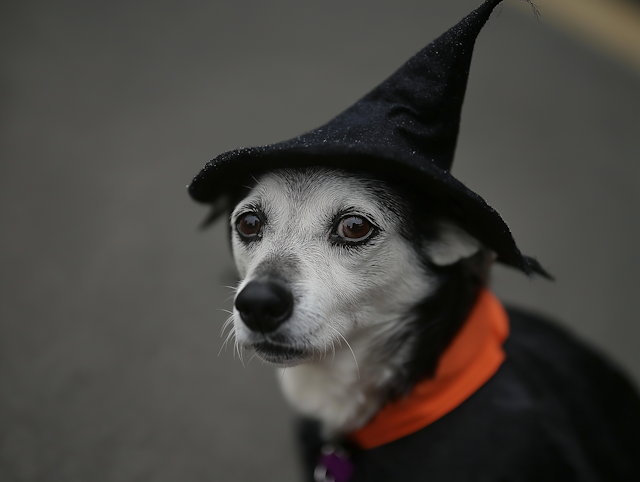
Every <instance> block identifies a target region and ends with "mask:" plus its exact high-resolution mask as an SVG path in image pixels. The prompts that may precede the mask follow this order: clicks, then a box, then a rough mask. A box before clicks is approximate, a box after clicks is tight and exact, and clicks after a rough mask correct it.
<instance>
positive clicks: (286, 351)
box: [253, 341, 306, 365]
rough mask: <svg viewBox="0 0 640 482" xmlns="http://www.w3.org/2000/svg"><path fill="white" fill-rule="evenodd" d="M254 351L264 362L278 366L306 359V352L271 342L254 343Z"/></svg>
mask: <svg viewBox="0 0 640 482" xmlns="http://www.w3.org/2000/svg"><path fill="white" fill-rule="evenodd" d="M253 349H254V350H255V351H256V354H257V355H258V356H259V357H260V358H262V359H263V360H264V361H266V362H269V363H274V364H276V365H291V364H294V363H296V362H300V361H302V360H303V359H305V358H306V357H305V355H306V352H305V351H304V350H301V349H299V348H293V347H290V346H285V345H277V344H275V343H271V342H269V341H261V342H259V343H254V344H253Z"/></svg>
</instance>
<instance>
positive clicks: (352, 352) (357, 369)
mask: <svg viewBox="0 0 640 482" xmlns="http://www.w3.org/2000/svg"><path fill="white" fill-rule="evenodd" d="M327 326H328V327H329V328H331V329H332V330H333V331H335V332H336V333H337V334H338V336H339V337H340V338H342V339H343V340H344V342H345V343H346V344H347V346H348V347H349V350H351V354H352V355H353V361H354V362H355V363H356V372H357V373H358V380H360V367H359V366H358V359H357V358H356V354H355V353H354V351H353V348H351V345H350V344H349V342H348V341H347V339H346V338H345V337H344V336H342V333H340V332H339V331H338V330H336V329H335V328H334V327H332V326H331V325H327Z"/></svg>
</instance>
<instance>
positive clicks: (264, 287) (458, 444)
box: [230, 166, 640, 481]
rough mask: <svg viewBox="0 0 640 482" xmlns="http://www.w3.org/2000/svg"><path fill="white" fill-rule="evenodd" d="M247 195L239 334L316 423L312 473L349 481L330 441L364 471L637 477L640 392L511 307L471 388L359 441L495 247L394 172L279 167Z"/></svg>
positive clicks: (444, 337)
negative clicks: (501, 357) (496, 353)
mask: <svg viewBox="0 0 640 482" xmlns="http://www.w3.org/2000/svg"><path fill="white" fill-rule="evenodd" d="M238 198H239V199H238V200H237V204H235V207H234V208H233V211H232V213H231V216H230V236H231V245H232V251H233V257H234V259H235V262H236V265H237V267H238V271H239V273H240V276H241V278H242V281H241V282H240V284H239V286H238V289H237V293H236V296H235V302H234V310H233V316H232V320H231V322H232V329H231V336H235V343H237V344H238V346H239V347H240V348H241V349H244V350H248V351H251V352H253V353H255V355H256V356H257V357H258V358H260V359H261V360H263V361H265V362H267V363H269V364H272V365H275V366H277V367H279V370H280V371H281V374H280V377H279V379H280V380H281V386H282V390H283V393H284V395H285V397H286V398H287V399H288V401H289V402H290V403H291V404H292V406H293V407H294V408H295V409H296V410H297V411H298V412H299V413H300V414H302V415H303V416H304V417H306V419H307V421H306V422H304V423H303V424H302V425H301V437H302V440H303V443H304V444H305V447H304V449H303V456H304V457H305V459H306V464H307V466H306V473H307V476H308V478H309V480H332V477H333V480H340V479H339V478H336V477H335V475H334V476H327V475H326V467H324V471H323V470H322V469H323V468H322V467H320V468H321V470H320V471H318V467H317V462H318V456H319V454H320V453H321V450H322V447H321V446H322V444H324V443H326V442H327V441H330V442H332V443H333V444H334V445H335V444H336V443H340V444H341V445H342V446H343V447H341V448H340V450H341V451H348V452H349V457H350V463H351V464H353V478H352V479H351V480H357V481H360V480H367V481H378V480H379V481H383V480H385V481H396V480H397V481H412V480H447V481H455V480H465V481H466V480H474V481H477V480H487V481H488V480H492V481H493V480H495V481H499V480H505V481H507V480H508V481H512V480H514V481H515V480H517V481H520V480H522V481H524V480H527V481H528V480H564V481H566V480H580V481H582V480H585V481H586V480H640V468H639V465H638V463H637V462H632V461H633V460H634V458H636V457H637V456H638V454H639V453H640V433H638V427H640V415H639V414H640V402H639V401H638V397H637V395H636V394H635V392H634V390H633V388H632V387H631V386H630V384H629V383H628V382H627V381H626V380H625V378H624V377H623V376H621V375H620V374H619V373H617V371H616V370H615V369H613V368H611V367H609V366H608V364H607V363H605V362H603V361H602V360H601V359H600V358H599V357H598V356H597V355H595V354H594V353H593V352H591V351H590V350H589V349H587V348H585V347H583V346H582V345H581V344H579V343H578V342H576V341H575V340H573V339H572V338H571V337H570V336H568V335H567V334H565V333H564V332H562V331H561V330H560V329H558V328H556V327H554V326H553V325H551V324H549V323H548V322H545V321H544V320H540V319H536V318H535V317H533V316H532V315H529V314H526V313H521V312H517V311H510V312H509V318H510V324H511V333H510V336H509V338H508V340H507V342H506V344H505V351H506V352H507V357H506V361H505V362H504V363H503V364H502V365H501V366H500V368H499V369H498V371H497V373H496V374H495V375H494V376H493V377H491V378H490V379H489V380H488V381H487V382H486V383H485V384H483V386H482V387H481V388H480V389H479V390H478V391H477V392H475V393H473V394H472V395H471V396H470V397H469V398H468V399H467V400H465V401H464V402H463V403H462V404H461V405H460V406H458V407H456V408H455V409H453V410H452V411H451V412H450V413H447V414H446V415H445V416H444V417H442V418H441V419H439V420H437V421H435V422H434V423H432V424H430V425H429V426H427V427H425V428H423V429H421V430H418V431H417V432H416V433H412V434H409V435H408V436H406V437H402V438H400V439H399V440H395V441H393V442H391V443H387V444H384V445H382V446H380V447H376V448H373V449H369V450H362V449H361V448H358V447H357V446H355V444H353V443H352V442H350V441H349V434H351V433H353V432H354V431H357V430H359V429H360V428H361V427H363V426H364V425H366V424H367V423H368V422H369V421H370V420H371V419H372V418H373V417H374V416H375V415H376V414H377V413H378V412H379V411H380V410H381V409H382V408H383V407H385V406H386V405H387V404H389V403H393V402H394V401H397V400H402V399H403V398H405V397H407V396H409V394H410V393H411V391H412V389H413V388H414V387H415V386H416V384H418V383H419V382H420V381H421V380H425V379H427V380H428V379H430V378H432V377H434V374H435V373H436V371H437V368H438V364H439V360H440V359H441V357H442V355H443V352H445V350H446V349H447V347H448V346H449V345H450V344H451V343H452V340H454V339H455V337H456V335H457V333H459V331H460V330H461V328H462V327H463V326H464V323H465V320H467V317H468V316H469V313H470V311H471V310H472V308H473V306H474V304H475V303H476V302H477V300H478V297H479V296H480V294H481V293H482V291H483V290H485V289H486V286H487V283H488V279H489V273H490V269H491V265H492V263H493V261H494V259H495V255H494V253H493V252H492V251H491V250H490V249H488V248H487V247H485V246H483V244H482V243H481V242H480V241H478V240H477V239H475V238H474V237H473V236H471V235H470V234H469V233H468V232H467V230H466V229H465V226H464V224H463V222H464V221H462V220H460V219H459V218H457V217H456V213H455V211H452V210H450V209H448V207H447V203H446V202H445V201H444V200H442V199H438V198H437V197H432V198H431V199H430V200H429V201H428V202H425V198H424V196H421V197H420V198H418V197H417V196H416V194H415V191H414V190H412V189H407V188H406V186H404V185H403V183H402V182H400V181H398V182H394V180H393V178H392V176H388V175H387V176H385V178H384V179H382V178H381V177H376V176H373V175H371V173H366V172H358V171H347V170H343V169H337V168H327V167H322V166H317V167H305V168H298V169H286V168H285V169H276V170H273V171H269V172H265V173H263V174H261V175H259V176H256V178H255V181H254V182H253V186H251V188H250V189H249V190H248V192H245V193H242V194H240V195H238ZM325 451H326V448H325ZM634 451H635V452H634ZM349 470H351V469H349ZM314 473H315V475H314ZM314 477H315V478H314ZM345 480H346V479H345Z"/></svg>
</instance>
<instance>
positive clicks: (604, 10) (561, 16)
mask: <svg viewBox="0 0 640 482" xmlns="http://www.w3.org/2000/svg"><path fill="white" fill-rule="evenodd" d="M514 3H516V4H517V5H518V7H520V8H521V9H525V10H527V12H528V14H531V6H530V5H528V4H527V3H526V2H514ZM534 4H535V5H536V6H537V7H538V9H539V10H540V13H541V17H540V21H541V22H543V23H547V22H548V23H549V24H553V25H555V26H557V27H558V28H561V29H563V30H567V31H569V32H570V33H572V34H574V35H576V36H577V37H579V38H580V39H581V40H583V41H585V42H586V43H588V44H590V45H591V46H592V47H593V48H595V49H597V50H600V51H601V52H603V53H605V54H607V55H609V56H612V57H615V58H617V59H618V60H619V61H621V62H623V63H625V64H627V65H628V66H629V67H631V68H632V69H634V70H635V71H636V72H637V73H638V74H640V6H637V5H634V4H632V3H631V2H630V1H624V0H534Z"/></svg>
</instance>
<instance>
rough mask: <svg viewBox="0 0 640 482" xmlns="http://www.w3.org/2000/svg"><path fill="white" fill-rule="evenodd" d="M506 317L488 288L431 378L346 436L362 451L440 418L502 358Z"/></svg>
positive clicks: (493, 370) (495, 368) (492, 371)
mask: <svg viewBox="0 0 640 482" xmlns="http://www.w3.org/2000/svg"><path fill="white" fill-rule="evenodd" d="M508 335H509V318H508V316H507V313H506V312H505V310H504V308H503V306H502V304H501V303H500V301H498V299H497V298H496V297H495V296H494V295H493V293H491V291H489V290H488V289H485V290H483V291H482V292H481V293H480V295H479V296H478V300H477V301H476V304H475V305H474V307H473V308H472V310H471V313H470V314H469V317H468V319H467V321H466V322H465V323H464V325H463V326H462V328H461V329H460V332H459V333H458V334H457V335H456V337H455V338H454V339H453V341H452V342H451V344H450V345H449V347H448V348H447V349H446V350H445V352H444V353H443V355H442V357H441V358H440V362H439V364H438V368H437V370H436V374H435V377H433V378H429V379H426V380H424V381H422V382H420V383H418V384H417V385H416V386H415V387H414V388H413V390H412V391H411V393H409V395H408V396H407V397H406V398H403V399H400V400H397V401H395V402H392V403H390V404H388V405H386V406H385V407H384V408H383V409H382V410H380V411H379V412H378V413H377V415H376V416H375V417H374V418H373V419H372V420H371V421H370V422H369V423H368V424H367V425H365V426H364V427H362V428H361V429H359V430H357V431H355V432H353V433H352V434H351V435H350V437H349V438H350V439H351V440H352V441H353V442H355V443H356V444H357V445H359V446H360V447H362V448H364V449H371V448H374V447H378V446H380V445H383V444H386V443H389V442H393V441H394V440H397V439H399V438H402V437H404V436H406V435H409V434H411V433H413V432H417V431H418V430H420V429H421V428H423V427H426V426H427V425H429V424H430V423H433V422H435V421H436V420H438V419H439V418H440V417H443V416H444V415H446V414H447V413H449V412H450V411H452V410H453V409H454V408H456V407H457V406H458V405H460V404H461V403H462V402H464V401H465V400H466V399H467V398H469V397H470V396H471V395H473V393H475V392H476V391H477V390H478V389H479V388H480V387H481V386H482V385H484V384H485V383H486V382H487V381H488V380H489V379H490V378H491V377H492V376H493V375H494V374H495V373H496V372H497V371H498V368H500V365H502V362H503V361H504V359H505V353H504V350H503V349H502V344H503V343H504V341H505V340H506V339H507V337H508Z"/></svg>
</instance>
